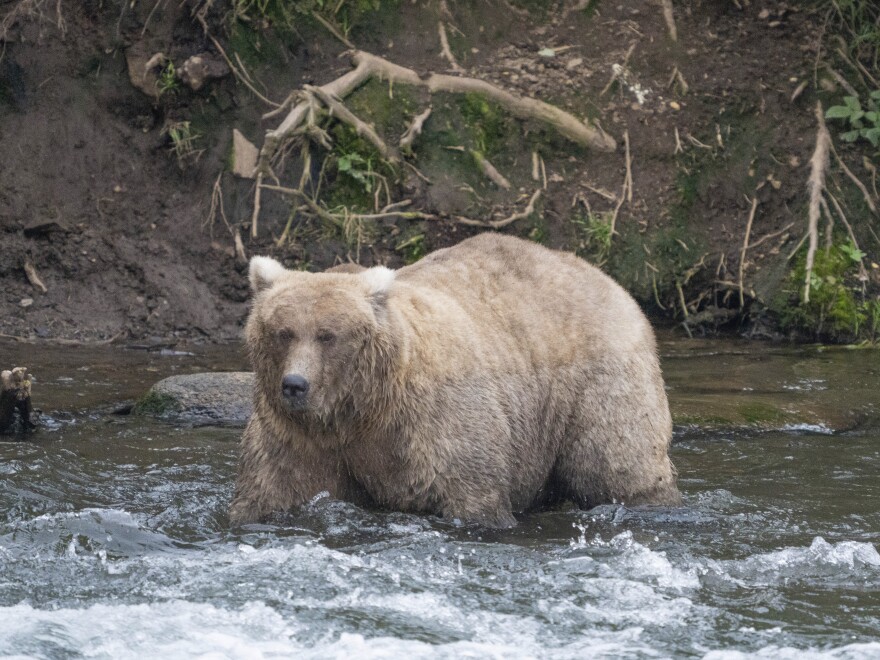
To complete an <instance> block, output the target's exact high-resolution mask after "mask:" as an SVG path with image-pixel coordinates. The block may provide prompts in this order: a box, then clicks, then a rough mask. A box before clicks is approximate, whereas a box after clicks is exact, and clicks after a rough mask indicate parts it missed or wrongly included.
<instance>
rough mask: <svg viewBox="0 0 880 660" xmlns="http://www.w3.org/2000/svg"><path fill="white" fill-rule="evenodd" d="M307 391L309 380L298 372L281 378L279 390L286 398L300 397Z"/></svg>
mask: <svg viewBox="0 0 880 660" xmlns="http://www.w3.org/2000/svg"><path fill="white" fill-rule="evenodd" d="M308 391H309V381H307V380H306V379H305V378H303V377H302V376H300V375H299V374H287V375H286V376H285V377H284V378H282V379H281V392H282V393H283V394H284V396H285V397H287V398H288V399H302V398H303V397H304V396H305V395H306V392H308Z"/></svg>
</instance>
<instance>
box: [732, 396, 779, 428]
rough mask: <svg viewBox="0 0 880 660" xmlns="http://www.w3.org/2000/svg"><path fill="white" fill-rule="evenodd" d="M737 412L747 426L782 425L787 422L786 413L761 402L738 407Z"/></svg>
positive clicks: (752, 402) (751, 402)
mask: <svg viewBox="0 0 880 660" xmlns="http://www.w3.org/2000/svg"><path fill="white" fill-rule="evenodd" d="M736 412H737V413H738V414H739V415H740V416H741V417H742V418H743V420H744V421H745V422H746V423H747V424H767V423H782V422H784V421H785V420H786V414H785V412H784V411H782V410H780V409H779V408H777V407H776V406H772V405H770V404H767V403H762V402H760V401H750V402H749V403H745V404H742V405H740V406H737V408H736Z"/></svg>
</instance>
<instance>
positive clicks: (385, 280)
mask: <svg viewBox="0 0 880 660" xmlns="http://www.w3.org/2000/svg"><path fill="white" fill-rule="evenodd" d="M357 276H358V277H359V278H361V280H362V281H363V282H364V283H365V284H366V285H367V294H368V295H369V297H370V303H371V304H372V305H373V308H374V309H377V310H378V309H380V308H384V307H385V302H386V301H387V300H388V291H389V290H390V289H391V284H392V283H393V282H394V271H393V270H391V269H390V268H385V266H374V267H373V268H368V269H367V270H365V271H363V272H361V273H358V275H357Z"/></svg>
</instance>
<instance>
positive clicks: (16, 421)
mask: <svg viewBox="0 0 880 660" xmlns="http://www.w3.org/2000/svg"><path fill="white" fill-rule="evenodd" d="M32 415H33V406H32V405H31V379H30V374H28V371H27V369H26V368H24V367H16V368H15V369H13V370H12V371H3V372H0V433H21V432H23V431H30V430H32V429H33V428H35V427H36V424H35V423H34V420H33V419H32Z"/></svg>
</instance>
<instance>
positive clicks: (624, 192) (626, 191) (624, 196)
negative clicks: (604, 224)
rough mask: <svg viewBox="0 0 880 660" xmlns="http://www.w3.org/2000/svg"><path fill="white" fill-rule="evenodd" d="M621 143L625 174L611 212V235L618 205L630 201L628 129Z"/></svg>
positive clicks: (630, 177)
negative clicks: (624, 158)
mask: <svg viewBox="0 0 880 660" xmlns="http://www.w3.org/2000/svg"><path fill="white" fill-rule="evenodd" d="M623 143H624V145H625V147H626V174H625V175H624V177H623V187H622V188H621V191H620V196H619V197H618V198H617V205H616V206H615V207H614V211H612V213H611V236H614V234H616V233H617V230H616V229H615V226H616V225H617V216H618V214H619V213H620V207H621V206H623V203H624V202H625V201H628V202H630V203H632V166H631V162H632V161H631V159H630V155H629V131H624V132H623Z"/></svg>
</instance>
